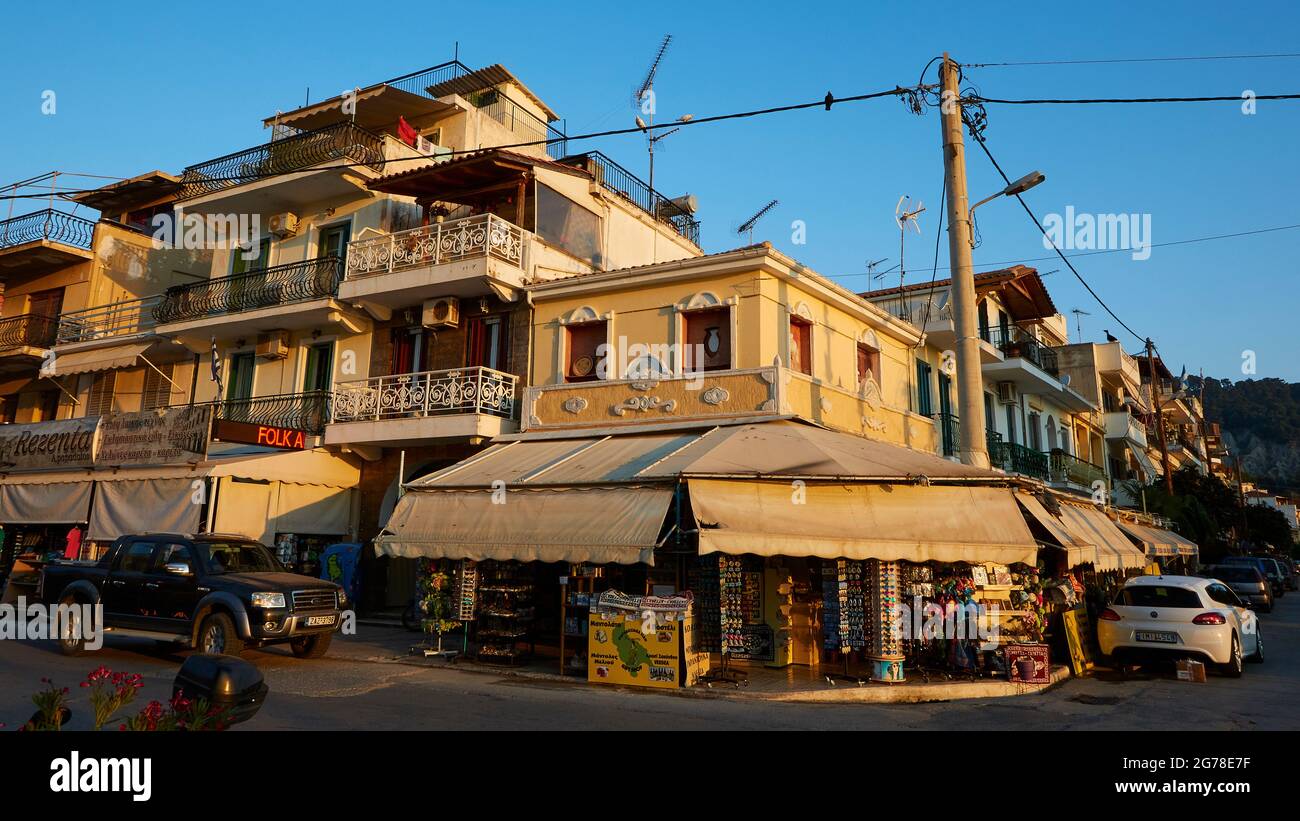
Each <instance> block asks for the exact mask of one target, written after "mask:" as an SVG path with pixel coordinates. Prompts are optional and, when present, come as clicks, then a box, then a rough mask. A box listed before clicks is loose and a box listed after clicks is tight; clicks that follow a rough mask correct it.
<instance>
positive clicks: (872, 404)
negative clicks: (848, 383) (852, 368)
mask: <svg viewBox="0 0 1300 821" xmlns="http://www.w3.org/2000/svg"><path fill="white" fill-rule="evenodd" d="M858 395H859V396H860V397H862V401H863V402H866V403H867V406H868V407H869V408H871V409H872V410H877V409H879V408H880V386H879V385H877V384H876V377H875V376H873V375H871V374H867V376H866V378H865V379H863V380H862V384H861V385H859V386H858Z"/></svg>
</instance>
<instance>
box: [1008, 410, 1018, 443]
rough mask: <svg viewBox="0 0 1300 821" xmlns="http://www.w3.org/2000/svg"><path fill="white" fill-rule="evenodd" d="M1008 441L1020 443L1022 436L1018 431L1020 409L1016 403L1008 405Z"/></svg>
mask: <svg viewBox="0 0 1300 821" xmlns="http://www.w3.org/2000/svg"><path fill="white" fill-rule="evenodd" d="M1006 408H1007V411H1006V412H1007V441H1008V442H1010V443H1011V444H1013V445H1014V444H1018V443H1019V442H1020V437H1019V436H1018V435H1017V433H1016V411H1018V410H1019V408H1018V407H1016V406H1015V405H1007V406H1006Z"/></svg>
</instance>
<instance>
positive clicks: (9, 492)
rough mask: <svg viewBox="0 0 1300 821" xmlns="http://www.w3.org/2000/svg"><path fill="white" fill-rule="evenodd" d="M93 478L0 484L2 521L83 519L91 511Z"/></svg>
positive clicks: (40, 522)
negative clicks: (80, 480) (86, 479)
mask: <svg viewBox="0 0 1300 821" xmlns="http://www.w3.org/2000/svg"><path fill="white" fill-rule="evenodd" d="M90 490H91V483H90V482H60V483H58V484H49V485H0V525H9V524H23V525H47V524H62V523H72V522H84V521H86V518H87V515H88V514H89V512H90Z"/></svg>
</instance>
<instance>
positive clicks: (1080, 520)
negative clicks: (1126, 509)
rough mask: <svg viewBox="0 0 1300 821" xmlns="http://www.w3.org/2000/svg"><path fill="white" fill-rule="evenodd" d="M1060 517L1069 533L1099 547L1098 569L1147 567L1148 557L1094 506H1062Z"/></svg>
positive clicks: (1096, 566) (1096, 565) (1066, 504)
mask: <svg viewBox="0 0 1300 821" xmlns="http://www.w3.org/2000/svg"><path fill="white" fill-rule="evenodd" d="M1061 517H1062V518H1063V519H1065V520H1066V523H1067V527H1068V528H1069V530H1070V532H1072V533H1077V534H1078V535H1079V537H1080V538H1085V539H1088V540H1089V541H1092V542H1093V543H1094V544H1096V545H1097V563H1096V564H1095V565H1094V567H1095V568H1096V569H1097V570H1121V569H1131V568H1140V567H1146V563H1147V560H1146V554H1145V553H1144V552H1143V551H1142V550H1141V549H1139V548H1138V547H1136V546H1134V544H1133V543H1132V542H1130V541H1129V539H1128V537H1127V536H1125V535H1124V533H1123V531H1121V530H1120V529H1119V528H1118V527H1116V526H1115V523H1114V522H1112V521H1111V520H1110V518H1109V517H1108V516H1106V514H1105V513H1102V512H1101V511H1100V510H1097V509H1096V508H1095V507H1080V506H1078V505H1072V504H1068V503H1065V504H1062V505H1061Z"/></svg>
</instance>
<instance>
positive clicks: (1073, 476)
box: [1048, 448, 1106, 488]
mask: <svg viewBox="0 0 1300 821" xmlns="http://www.w3.org/2000/svg"><path fill="white" fill-rule="evenodd" d="M1048 458H1049V459H1050V462H1051V481H1053V482H1056V483H1058V484H1066V483H1068V484H1072V485H1079V486H1081V487H1087V488H1090V487H1092V483H1093V482H1096V481H1101V482H1102V483H1105V481H1106V471H1105V470H1103V469H1102V468H1101V467H1100V466H1099V465H1094V464H1093V463H1092V462H1087V461H1084V460H1083V459H1080V458H1079V457H1077V456H1072V455H1070V454H1068V453H1066V452H1065V451H1063V450H1061V449H1060V448H1056V449H1054V450H1052V451H1051V453H1049V454H1048Z"/></svg>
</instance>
